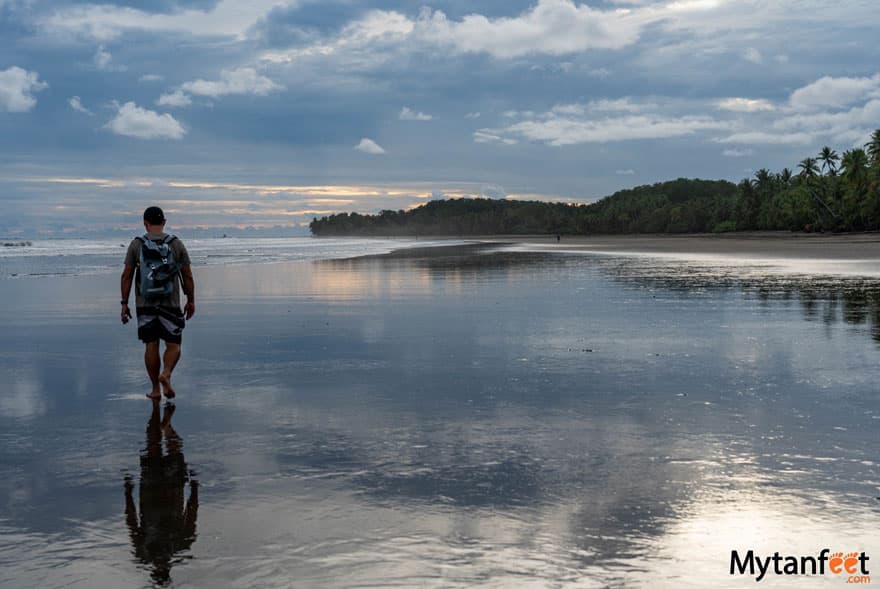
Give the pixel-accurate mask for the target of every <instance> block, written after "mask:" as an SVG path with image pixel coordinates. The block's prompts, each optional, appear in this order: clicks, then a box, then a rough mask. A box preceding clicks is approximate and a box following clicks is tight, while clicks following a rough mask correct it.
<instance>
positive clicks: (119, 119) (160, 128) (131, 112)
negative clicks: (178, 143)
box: [107, 102, 186, 139]
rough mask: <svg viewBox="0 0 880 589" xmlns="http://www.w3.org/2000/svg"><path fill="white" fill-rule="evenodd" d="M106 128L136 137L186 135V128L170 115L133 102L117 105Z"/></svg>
mask: <svg viewBox="0 0 880 589" xmlns="http://www.w3.org/2000/svg"><path fill="white" fill-rule="evenodd" d="M107 128H109V129H110V130H111V131H113V132H114V133H116V134H117V135H125V136H126V137H136V138H138V139H182V138H183V136H184V135H186V129H184V128H183V125H181V124H180V123H179V122H178V121H177V119H175V118H174V117H172V116H171V115H169V114H167V113H166V114H159V113H157V112H155V111H152V110H147V109H145V108H141V107H139V106H138V105H136V104H135V103H134V102H126V103H125V104H123V105H122V106H119V107H118V111H117V113H116V116H115V117H114V118H113V119H112V120H111V121H110V122H109V123H107Z"/></svg>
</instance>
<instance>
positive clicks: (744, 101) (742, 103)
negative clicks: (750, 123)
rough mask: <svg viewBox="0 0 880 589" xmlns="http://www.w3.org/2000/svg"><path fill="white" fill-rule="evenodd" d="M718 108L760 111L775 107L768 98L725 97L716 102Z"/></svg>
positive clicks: (734, 110)
mask: <svg viewBox="0 0 880 589" xmlns="http://www.w3.org/2000/svg"><path fill="white" fill-rule="evenodd" d="M718 108H720V109H721V110H730V111H733V112H760V111H768V110H774V109H775V108H776V107H774V106H773V103H772V102H770V101H769V100H764V99H761V98H725V99H724V100H721V101H719V102H718Z"/></svg>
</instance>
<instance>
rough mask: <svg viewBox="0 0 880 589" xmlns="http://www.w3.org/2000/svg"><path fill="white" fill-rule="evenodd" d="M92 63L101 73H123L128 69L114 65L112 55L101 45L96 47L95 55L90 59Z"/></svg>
mask: <svg viewBox="0 0 880 589" xmlns="http://www.w3.org/2000/svg"><path fill="white" fill-rule="evenodd" d="M92 62H94V64H95V67H96V68H97V69H99V70H101V71H102V72H124V71H125V70H127V69H128V68H127V67H125V66H124V65H115V64H114V63H113V55H112V54H111V53H110V52H109V51H107V49H105V48H104V46H103V45H99V46H98V49H97V50H96V51H95V55H94V56H93V57H92Z"/></svg>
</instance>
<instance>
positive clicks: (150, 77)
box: [138, 74, 165, 82]
mask: <svg viewBox="0 0 880 589" xmlns="http://www.w3.org/2000/svg"><path fill="white" fill-rule="evenodd" d="M164 79H165V76H160V75H159V74H144V75H143V76H141V77H140V78H138V82H161V81H162V80H164Z"/></svg>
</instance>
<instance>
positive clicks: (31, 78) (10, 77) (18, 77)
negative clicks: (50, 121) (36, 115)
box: [0, 66, 49, 112]
mask: <svg viewBox="0 0 880 589" xmlns="http://www.w3.org/2000/svg"><path fill="white" fill-rule="evenodd" d="M48 87H49V84H47V83H46V82H43V81H41V80H40V75H39V74H38V73H37V72H30V71H27V70H23V69H22V68H20V67H17V66H12V67H10V68H8V69H6V70H2V71H0V110H5V111H6V112H28V111H29V110H31V109H33V108H34V107H35V106H36V105H37V99H36V98H35V97H34V93H35V92H39V91H41V90H45V89H46V88H48Z"/></svg>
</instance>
